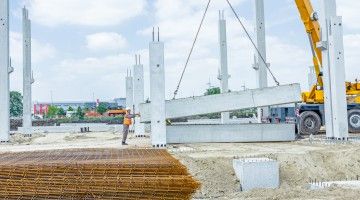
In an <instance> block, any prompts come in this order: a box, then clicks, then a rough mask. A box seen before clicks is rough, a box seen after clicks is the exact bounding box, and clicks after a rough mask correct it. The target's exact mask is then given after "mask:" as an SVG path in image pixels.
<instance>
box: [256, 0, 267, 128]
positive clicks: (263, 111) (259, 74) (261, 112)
mask: <svg viewBox="0 0 360 200" xmlns="http://www.w3.org/2000/svg"><path fill="white" fill-rule="evenodd" d="M255 19H256V22H255V27H256V28H255V33H256V41H255V42H256V46H257V49H258V51H259V52H257V51H255V63H254V69H255V71H256V80H257V87H258V88H265V87H268V80H267V65H268V66H269V64H268V63H267V62H266V35H265V12H264V0H255ZM269 110H270V109H269V107H263V108H258V111H257V113H258V120H259V122H261V121H262V120H261V119H262V118H267V117H269V113H270V111H269Z"/></svg>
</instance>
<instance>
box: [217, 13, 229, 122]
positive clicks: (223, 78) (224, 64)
mask: <svg viewBox="0 0 360 200" xmlns="http://www.w3.org/2000/svg"><path fill="white" fill-rule="evenodd" d="M219 45H220V66H221V70H220V73H219V77H218V79H219V80H220V83H221V93H228V92H229V77H230V76H229V73H228V58H227V38H226V20H225V17H224V11H222V12H221V11H219ZM229 119H230V113H229V112H223V113H221V123H222V124H224V123H228V122H229Z"/></svg>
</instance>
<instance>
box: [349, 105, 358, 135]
mask: <svg viewBox="0 0 360 200" xmlns="http://www.w3.org/2000/svg"><path fill="white" fill-rule="evenodd" d="M348 120H349V121H348V122H349V132H350V133H360V109H353V110H349V111H348Z"/></svg>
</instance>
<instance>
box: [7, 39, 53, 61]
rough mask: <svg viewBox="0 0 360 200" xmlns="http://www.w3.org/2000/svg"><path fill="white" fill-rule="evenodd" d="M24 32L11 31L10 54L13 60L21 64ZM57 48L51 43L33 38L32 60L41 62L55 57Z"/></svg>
mask: <svg viewBox="0 0 360 200" xmlns="http://www.w3.org/2000/svg"><path fill="white" fill-rule="evenodd" d="M22 49H23V41H22V34H21V33H18V32H11V33H10V55H11V58H12V59H13V61H15V62H17V63H19V64H21V63H22V54H23V50H22ZM55 54H56V49H55V47H54V46H52V45H51V44H49V43H43V42H40V41H39V40H37V39H34V38H32V62H33V63H39V62H42V61H44V60H46V59H49V58H53V57H54V56H55Z"/></svg>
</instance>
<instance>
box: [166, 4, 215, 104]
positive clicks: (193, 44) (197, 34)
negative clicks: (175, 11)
mask: <svg viewBox="0 0 360 200" xmlns="http://www.w3.org/2000/svg"><path fill="white" fill-rule="evenodd" d="M210 3H211V0H209V1H208V3H207V5H206V8H205V11H204V14H203V17H202V19H201V22H200V25H199V27H198V30H197V32H196V35H195V39H194V41H193V43H192V46H191V49H190V52H189V55H188V57H187V59H186V63H185V66H184V69H183V71H182V73H181V76H180V80H179V82H178V85H177V87H176V90H175V92H174V98H173V99H175V98H176V95H177V93H178V92H179V89H180V85H181V81H182V79H183V78H184V74H185V71H186V68H187V66H188V65H189V61H190V57H191V55H192V53H193V51H194V48H195V44H196V41H197V39H198V37H199V33H200V30H201V28H202V26H203V23H204V20H205V17H206V14H207V12H208V10H209V7H210Z"/></svg>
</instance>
